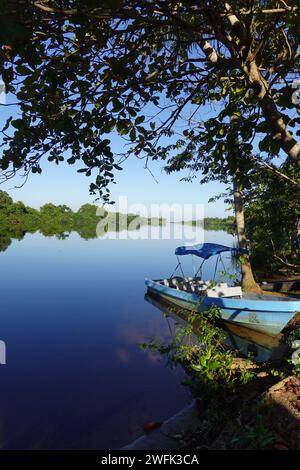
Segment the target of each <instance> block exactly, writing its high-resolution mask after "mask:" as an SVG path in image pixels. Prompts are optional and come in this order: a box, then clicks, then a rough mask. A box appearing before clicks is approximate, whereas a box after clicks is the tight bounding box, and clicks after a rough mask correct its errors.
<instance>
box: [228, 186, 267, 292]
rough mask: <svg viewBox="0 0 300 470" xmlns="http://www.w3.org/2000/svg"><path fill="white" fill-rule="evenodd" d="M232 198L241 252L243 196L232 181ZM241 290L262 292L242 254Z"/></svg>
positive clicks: (243, 222) (243, 237)
mask: <svg viewBox="0 0 300 470" xmlns="http://www.w3.org/2000/svg"><path fill="white" fill-rule="evenodd" d="M233 197H234V209H235V222H236V233H237V239H238V246H239V249H240V250H241V251H244V250H246V249H247V239H246V232H245V216H244V207H243V196H242V190H241V188H240V186H239V184H238V183H237V182H236V181H235V180H234V183H233ZM242 289H243V291H247V292H249V291H250V292H255V293H258V294H262V293H263V291H262V289H261V288H260V287H259V285H258V284H257V282H256V281H255V279H254V276H253V272H252V268H251V264H250V259H249V255H247V254H243V262H242Z"/></svg>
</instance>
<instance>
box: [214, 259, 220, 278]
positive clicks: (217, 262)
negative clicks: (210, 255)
mask: <svg viewBox="0 0 300 470" xmlns="http://www.w3.org/2000/svg"><path fill="white" fill-rule="evenodd" d="M219 259H220V255H218V256H217V261H216V266H215V272H214V277H213V281H214V280H215V277H216V273H217V267H218V264H219Z"/></svg>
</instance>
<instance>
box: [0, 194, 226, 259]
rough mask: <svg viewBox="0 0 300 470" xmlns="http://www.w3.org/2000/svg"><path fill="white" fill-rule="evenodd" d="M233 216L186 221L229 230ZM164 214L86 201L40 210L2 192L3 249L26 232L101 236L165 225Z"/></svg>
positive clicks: (0, 228)
mask: <svg viewBox="0 0 300 470" xmlns="http://www.w3.org/2000/svg"><path fill="white" fill-rule="evenodd" d="M229 219H230V218H227V219H219V218H209V217H208V218H205V219H204V220H202V221H182V222H177V223H182V224H183V223H184V224H187V225H193V226H196V225H197V224H199V226H201V227H203V228H204V229H206V230H229V228H230V221H229ZM166 223H167V221H166V219H164V218H162V217H160V218H159V217H152V218H146V217H141V216H139V215H137V214H123V213H119V212H110V211H108V210H105V209H103V208H102V209H101V208H99V207H98V206H96V205H94V204H84V205H82V206H81V207H80V208H79V209H78V210H77V211H76V212H74V211H72V210H71V209H70V208H69V207H68V206H66V205H63V204H60V205H55V204H52V203H47V204H44V205H43V206H42V207H41V208H40V209H39V210H38V209H34V208H32V207H29V206H26V205H25V204H24V203H23V202H21V201H18V202H14V201H13V199H12V198H11V197H10V196H9V194H8V193H6V192H5V191H0V251H5V250H6V249H7V248H8V246H9V245H10V243H11V240H12V239H18V240H21V239H22V238H23V237H24V235H25V234H26V233H35V232H38V231H39V232H40V233H41V234H42V235H44V236H57V237H58V238H61V239H64V238H67V237H68V235H69V234H70V233H71V232H77V233H78V234H79V235H80V237H81V238H84V239H86V240H88V239H93V238H97V237H101V236H102V235H104V234H105V233H106V232H108V231H116V232H118V231H121V230H139V229H140V228H141V227H142V226H145V225H151V226H163V225H165V224H166Z"/></svg>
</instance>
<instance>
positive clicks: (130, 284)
mask: <svg viewBox="0 0 300 470" xmlns="http://www.w3.org/2000/svg"><path fill="white" fill-rule="evenodd" d="M205 241H206V242H217V243H222V244H229V245H231V244H232V243H233V237H232V236H231V235H228V234H226V233H224V232H206V234H205ZM179 244H181V242H180V241H176V240H175V241H174V240H173V241H166V240H162V241H161V240H137V241H134V240H103V239H95V240H89V241H86V240H83V239H81V238H80V237H79V235H77V234H75V233H72V234H71V235H70V237H69V238H68V239H66V240H58V239H56V238H55V237H52V238H45V237H43V236H41V235H39V234H34V235H31V234H27V235H26V236H25V238H24V239H23V240H22V241H20V242H19V241H16V240H15V241H13V242H12V244H11V245H10V247H9V248H8V249H7V251H5V252H3V253H0V268H1V269H0V289H1V291H0V292H1V321H0V339H1V340H3V341H5V343H6V347H7V358H6V360H7V364H6V365H2V366H0V395H1V400H0V447H1V448H4V449H114V448H119V447H121V446H123V445H125V444H126V443H128V442H130V441H131V440H133V439H134V438H136V437H137V436H139V435H140V434H141V433H142V432H143V424H144V423H147V422H149V421H161V420H163V419H165V418H167V417H169V416H171V415H172V414H174V413H175V412H177V411H178V410H179V409H180V408H181V407H182V406H183V405H184V404H185V403H186V402H187V401H188V400H189V395H188V392H187V390H186V389H185V388H184V387H183V386H182V385H181V384H180V382H181V378H182V372H181V371H180V370H179V369H178V370H176V371H174V370H169V369H168V368H166V367H165V363H164V360H163V359H162V358H160V357H158V356H157V355H152V354H150V353H147V352H145V351H142V350H140V349H139V347H138V344H139V343H141V342H143V341H146V340H147V339H149V338H151V337H153V336H160V337H167V336H168V335H169V332H170V330H169V327H170V324H169V321H167V320H166V319H165V318H164V316H163V315H162V313H161V312H160V311H159V310H158V309H157V308H155V307H154V306H153V305H151V304H150V303H149V302H146V301H145V300H144V294H145V287H144V278H145V277H146V276H147V277H153V278H157V277H164V276H167V275H169V274H171V272H172V271H173V268H174V267H175V264H176V259H175V257H174V255H173V252H174V248H175V247H176V246H177V245H179ZM212 266H213V265H212V263H211V262H208V265H207V269H206V271H205V273H204V276H205V277H206V276H207V277H210V276H211V274H212V269H213V268H212Z"/></svg>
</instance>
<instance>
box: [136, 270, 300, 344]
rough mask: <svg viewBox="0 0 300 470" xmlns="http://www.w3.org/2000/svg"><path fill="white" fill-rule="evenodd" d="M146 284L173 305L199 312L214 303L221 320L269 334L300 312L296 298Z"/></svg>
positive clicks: (157, 282)
mask: <svg viewBox="0 0 300 470" xmlns="http://www.w3.org/2000/svg"><path fill="white" fill-rule="evenodd" d="M145 283H146V286H147V288H148V289H149V291H150V292H152V293H154V294H156V295H159V296H160V297H161V298H162V299H164V300H165V301H168V302H171V303H173V304H174V305H177V306H179V307H182V308H184V309H187V310H193V311H194V310H196V311H198V312H199V313H200V312H203V311H205V310H207V309H209V308H210V307H211V306H213V305H215V306H217V307H220V311H221V318H222V319H223V320H225V321H227V322H230V323H234V324H240V325H242V326H244V327H247V328H251V329H253V330H256V331H262V332H264V333H266V334H268V335H277V334H279V333H280V332H281V331H282V330H283V329H284V328H285V326H286V325H287V324H288V323H289V321H290V320H291V319H292V318H293V317H294V316H295V314H296V313H297V312H300V301H298V300H285V299H282V300H277V299H276V300H264V299H262V298H259V299H253V298H250V299H247V298H244V297H243V298H222V297H200V296H199V295H197V294H194V293H190V292H184V291H181V290H177V289H173V288H171V287H167V286H164V285H162V284H161V283H160V282H159V281H152V280H149V279H147V280H146V282H145Z"/></svg>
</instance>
